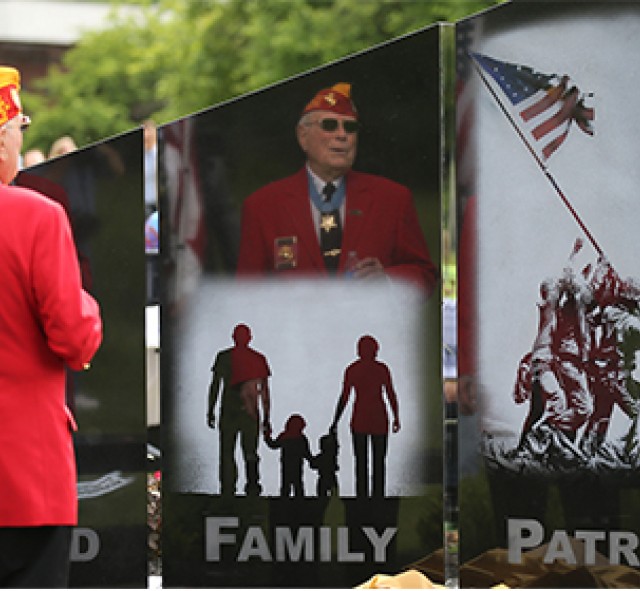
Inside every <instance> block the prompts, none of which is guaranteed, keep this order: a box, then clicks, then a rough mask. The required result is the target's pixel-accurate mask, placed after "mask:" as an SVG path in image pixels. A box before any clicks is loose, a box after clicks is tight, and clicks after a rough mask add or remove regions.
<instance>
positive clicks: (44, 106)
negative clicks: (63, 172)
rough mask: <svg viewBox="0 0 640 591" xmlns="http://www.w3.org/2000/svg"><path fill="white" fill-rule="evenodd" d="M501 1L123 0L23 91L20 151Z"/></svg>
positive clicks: (194, 103)
mask: <svg viewBox="0 0 640 591" xmlns="http://www.w3.org/2000/svg"><path fill="white" fill-rule="evenodd" d="M500 1H501V0H364V1H362V0H320V1H318V0H188V1H187V0H138V1H137V2H136V1H132V0H128V1H127V2H126V5H129V6H130V5H131V4H136V5H138V6H139V9H140V11H139V13H137V14H135V15H132V14H131V12H130V11H127V12H126V13H125V12H123V11H121V10H120V8H121V7H122V5H123V4H125V3H122V2H114V6H113V11H112V13H111V17H110V23H109V26H108V27H107V28H106V29H104V30H101V31H96V32H86V33H85V34H83V35H82V37H81V38H80V40H79V41H78V43H77V44H76V45H75V46H73V47H72V48H71V49H69V50H68V51H67V52H66V53H65V55H64V58H63V61H62V64H61V65H60V66H55V67H53V68H51V69H50V70H49V72H48V74H47V76H46V77H44V78H41V79H39V80H37V82H36V84H35V85H34V88H33V89H32V90H31V91H30V92H24V93H23V103H24V107H25V111H27V112H28V113H29V114H30V115H31V116H32V118H33V121H34V123H33V125H32V127H31V129H30V130H29V133H28V134H26V135H25V149H28V148H29V147H32V146H37V145H40V146H43V145H51V143H52V142H53V141H54V140H55V138H57V137H60V136H62V135H71V136H72V137H73V138H74V139H75V140H76V143H77V144H78V146H83V145H86V144H88V143H92V142H95V141H98V140H100V139H103V138H105V137H109V136H112V135H116V134H119V133H122V132H124V131H127V130H129V129H131V128H133V127H135V126H137V125H140V123H141V122H142V121H143V120H144V119H146V118H153V119H154V120H155V121H156V123H158V124H162V123H165V122H167V121H171V120H174V119H177V118H179V117H182V116H185V115H188V114H190V113H193V112H195V111H198V110H201V109H204V108H206V107H209V106H211V105H214V104H217V103H220V102H223V101H227V100H230V99H233V98H234V97H238V96H240V95H243V94H246V93H249V92H252V91H255V90H258V89H260V88H262V87H264V86H267V85H269V84H273V83H275V82H277V81H279V80H282V79H285V78H289V77H292V76H295V75H297V74H300V73H303V72H305V71H308V70H311V69H313V68H316V67H319V66H321V65H323V64H326V63H328V62H331V61H333V60H336V59H339V58H342V57H344V56H347V55H349V54H352V53H355V52H358V51H362V50H365V49H367V48H369V47H371V46H373V45H377V44H379V43H383V42H385V41H388V40H390V39H393V38H395V37H398V36H401V35H404V34H407V33H410V32H412V31H415V30H418V29H420V28H423V27H425V26H428V25H431V24H433V23H436V22H442V21H448V22H454V21H456V20H459V19H461V18H464V17H465V16H469V15H471V14H475V13H477V12H480V11H482V10H483V9H486V8H488V7H490V6H492V5H495V4H498V3H499V2H500Z"/></svg>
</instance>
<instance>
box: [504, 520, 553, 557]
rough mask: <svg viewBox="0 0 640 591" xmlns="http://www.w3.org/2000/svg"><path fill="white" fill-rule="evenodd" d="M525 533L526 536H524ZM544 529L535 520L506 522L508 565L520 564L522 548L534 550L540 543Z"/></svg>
mask: <svg viewBox="0 0 640 591" xmlns="http://www.w3.org/2000/svg"><path fill="white" fill-rule="evenodd" d="M525 533H526V534H527V535H525ZM543 536H544V529H543V528H542V524H540V523H539V522H538V521H536V520H535V519H509V520H507V538H508V543H509V558H508V561H509V564H520V563H521V562H522V550H523V548H535V547H536V546H539V545H540V544H541V543H542V538H543Z"/></svg>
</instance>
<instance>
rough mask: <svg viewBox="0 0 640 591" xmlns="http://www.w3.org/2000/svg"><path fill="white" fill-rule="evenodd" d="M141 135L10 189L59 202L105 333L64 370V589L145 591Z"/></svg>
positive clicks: (80, 153)
mask: <svg viewBox="0 0 640 591" xmlns="http://www.w3.org/2000/svg"><path fill="white" fill-rule="evenodd" d="M141 154H142V134H141V132H140V131H135V132H132V133H129V134H125V135H122V136H119V137H116V138H112V139H109V140H105V141H104V142H100V143H98V144H95V145H92V146H89V147H87V148H83V149H80V150H77V151H74V152H71V153H69V154H66V155H65V156H62V157H60V158H56V159H53V160H49V161H47V162H45V163H43V164H40V165H38V166H35V167H32V168H30V169H28V170H23V171H21V173H20V174H19V176H18V177H17V179H16V183H17V184H20V185H24V186H28V187H31V188H34V189H36V190H38V191H40V192H41V193H43V194H45V195H47V196H48V197H50V198H51V199H54V200H56V201H58V202H59V203H61V204H62V205H63V207H64V208H65V210H66V212H67V213H68V215H69V219H70V221H71V227H72V231H73V234H74V239H75V242H76V246H77V250H78V256H79V260H80V268H81V272H82V280H83V285H84V287H85V289H87V290H88V291H89V292H90V293H91V294H92V295H93V296H94V297H95V298H96V300H97V301H98V303H99V304H100V308H101V314H102V318H103V325H104V338H103V343H102V346H101V347H100V349H99V351H98V353H97V354H96V356H95V358H94V360H93V363H92V367H91V369H90V370H89V371H85V372H80V373H77V372H69V374H68V386H67V398H68V403H69V406H70V408H71V409H72V411H73V413H74V415H75V417H76V420H77V423H78V426H79V430H78V432H77V433H76V436H75V447H76V456H77V464H78V497H79V524H78V527H77V528H76V529H75V531H74V537H73V543H72V550H71V559H72V567H71V575H70V584H71V586H73V587H79V588H89V587H112V588H113V587H146V585H147V550H146V546H147V543H146V495H147V493H146V444H145V442H146V419H145V398H144V392H145V390H144V384H145V382H144V380H145V377H144V376H145V374H144V371H145V369H144V368H145V365H144V364H145V357H144V304H145V270H144V269H145V260H144V256H145V254H144V244H143V239H144V237H143V196H142V195H143V193H142V165H141Z"/></svg>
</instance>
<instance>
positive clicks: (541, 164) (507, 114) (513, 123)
mask: <svg viewBox="0 0 640 591" xmlns="http://www.w3.org/2000/svg"><path fill="white" fill-rule="evenodd" d="M467 55H468V56H469V59H470V60H471V62H472V63H473V66H474V68H475V70H476V72H478V75H479V76H480V79H481V80H482V82H483V83H484V85H485V86H486V88H487V90H488V91H489V93H490V94H491V96H492V97H493V98H494V100H495V101H496V103H497V104H498V106H499V107H500V110H501V111H502V113H503V114H504V116H505V117H506V118H507V120H508V121H509V123H511V126H512V127H513V129H514V130H515V131H516V133H517V134H518V136H519V137H520V139H521V140H522V141H523V142H524V145H525V146H526V147H527V149H528V150H529V153H530V154H531V155H532V156H533V158H534V160H535V161H536V162H537V163H538V166H539V167H540V170H541V171H542V173H543V174H544V175H545V176H546V177H547V180H548V181H549V182H550V183H551V186H552V187H553V188H554V189H555V191H556V193H557V195H558V197H560V199H561V201H562V202H563V203H564V204H565V206H566V207H567V209H568V210H569V213H571V215H572V216H573V219H574V220H575V221H576V223H577V224H578V226H580V229H581V230H582V231H583V232H584V234H585V236H586V237H587V238H588V239H589V242H591V244H592V245H593V247H594V248H595V249H596V252H597V253H598V255H602V254H603V251H602V248H600V245H599V244H598V243H597V242H596V239H595V238H594V237H593V235H592V234H591V232H590V231H589V229H588V228H587V227H586V226H585V224H584V222H583V221H582V219H581V218H580V216H579V215H578V212H577V211H576V210H575V209H574V207H573V206H572V205H571V203H570V202H569V200H568V199H567V197H566V195H565V194H564V192H563V191H562V189H561V188H560V186H559V185H558V183H557V182H556V180H555V178H554V177H553V175H552V174H551V173H550V172H549V169H548V168H547V165H546V164H545V163H544V161H543V160H542V158H540V156H538V153H537V152H536V151H535V149H534V148H533V146H532V145H531V143H530V142H529V140H528V139H527V137H526V136H525V134H524V133H523V132H522V130H521V129H520V127H519V126H518V124H517V123H516V121H515V120H514V119H513V117H512V116H511V113H510V112H509V110H508V109H507V108H506V107H505V106H504V104H503V103H502V101H501V100H500V97H499V96H498V94H497V93H496V91H495V90H494V89H493V88H492V87H491V85H490V84H489V81H488V80H487V79H486V77H485V75H484V72H483V71H482V68H481V67H480V65H479V64H478V62H477V61H476V60H475V58H474V57H473V55H471V54H469V53H467Z"/></svg>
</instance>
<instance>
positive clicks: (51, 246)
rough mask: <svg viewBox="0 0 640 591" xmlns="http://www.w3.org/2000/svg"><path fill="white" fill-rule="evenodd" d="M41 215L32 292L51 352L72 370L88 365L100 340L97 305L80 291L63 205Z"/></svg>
mask: <svg viewBox="0 0 640 591" xmlns="http://www.w3.org/2000/svg"><path fill="white" fill-rule="evenodd" d="M42 212H43V214H42V215H40V216H39V219H38V224H37V228H36V231H37V233H38V236H39V238H40V239H39V240H36V241H35V242H34V252H33V255H32V256H33V260H32V263H33V264H32V273H33V277H32V286H33V287H32V289H33V291H34V298H35V303H36V306H37V309H38V316H39V318H40V320H41V322H42V328H43V330H44V334H45V336H46V340H47V344H48V346H49V348H50V349H51V350H52V351H53V352H54V353H55V354H56V355H57V356H59V357H60V358H62V359H63V360H64V361H65V363H66V364H67V365H68V366H69V367H70V368H71V369H74V370H80V369H83V367H85V365H86V364H88V363H89V362H90V361H91V359H92V358H93V355H94V354H95V352H96V351H97V349H98V347H99V346H100V343H101V341H102V320H101V318H100V310H99V307H98V304H97V302H96V301H95V300H94V299H93V297H91V296H90V295H89V294H88V293H87V292H86V291H84V290H83V289H82V285H81V277H80V269H79V266H78V258H77V254H76V248H75V245H74V242H73V238H72V235H71V228H70V226H69V222H68V219H67V216H66V214H65V213H64V211H63V209H62V207H60V206H59V205H57V204H54V203H51V207H49V208H44V209H43V210H42Z"/></svg>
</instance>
